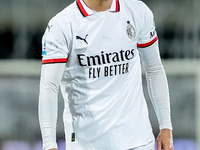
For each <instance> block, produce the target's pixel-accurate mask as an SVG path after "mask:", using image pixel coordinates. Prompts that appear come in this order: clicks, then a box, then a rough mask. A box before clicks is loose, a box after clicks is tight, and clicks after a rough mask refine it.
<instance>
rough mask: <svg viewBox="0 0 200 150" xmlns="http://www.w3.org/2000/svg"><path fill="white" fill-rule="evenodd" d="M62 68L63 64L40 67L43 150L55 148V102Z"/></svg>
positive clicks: (40, 116)
mask: <svg viewBox="0 0 200 150" xmlns="http://www.w3.org/2000/svg"><path fill="white" fill-rule="evenodd" d="M64 66H65V64H64V63H60V64H47V65H43V66H42V72H41V81H40V96H39V109H38V110H39V122H40V128H41V131H42V139H43V149H44V150H48V149H50V148H57V143H56V122H57V100H58V90H59V84H60V81H61V78H62V74H63V71H64Z"/></svg>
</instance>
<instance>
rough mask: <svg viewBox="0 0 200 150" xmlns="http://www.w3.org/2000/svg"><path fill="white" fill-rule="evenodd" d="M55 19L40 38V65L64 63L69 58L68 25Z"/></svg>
mask: <svg viewBox="0 0 200 150" xmlns="http://www.w3.org/2000/svg"><path fill="white" fill-rule="evenodd" d="M60 20H61V19H57V18H56V17H54V18H52V19H51V20H50V22H49V23H48V26H47V28H46V31H45V33H44V35H43V38H42V56H43V59H42V64H49V63H65V62H67V58H68V56H69V43H70V24H69V23H66V28H63V22H61V21H60Z"/></svg>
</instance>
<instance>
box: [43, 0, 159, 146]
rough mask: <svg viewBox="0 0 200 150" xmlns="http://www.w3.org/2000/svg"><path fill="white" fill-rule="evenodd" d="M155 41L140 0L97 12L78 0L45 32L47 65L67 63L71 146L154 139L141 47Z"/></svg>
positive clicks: (64, 84) (122, 0)
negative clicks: (142, 75) (142, 74)
mask: <svg viewBox="0 0 200 150" xmlns="http://www.w3.org/2000/svg"><path fill="white" fill-rule="evenodd" d="M155 41H157V34H156V31H155V24H154V20H153V14H152V12H151V11H150V10H149V8H148V7H147V6H146V5H145V4H144V3H143V2H141V1H136V0H113V2H112V5H111V7H110V9H109V10H108V11H103V12H95V11H93V10H91V9H90V8H88V7H87V6H86V5H85V4H84V2H83V1H82V0H77V1H75V2H74V3H72V4H71V5H70V6H68V7H67V8H66V9H64V10H63V11H62V12H60V13H59V14H57V15H56V16H55V17H54V18H53V19H51V21H50V22H49V24H48V27H47V29H46V32H45V34H44V36H43V60H42V63H43V64H48V63H63V62H66V66H65V71H64V74H63V77H62V81H61V91H62V94H63V97H64V99H65V111H64V116H63V118H64V124H65V132H66V146H67V147H66V149H67V150H68V149H69V150H125V149H129V148H134V147H137V146H140V145H144V144H147V143H149V142H150V141H152V140H153V139H154V136H153V133H152V128H151V125H150V122H149V117H148V110H147V105H146V101H145V98H144V94H143V89H142V79H141V64H140V56H139V50H138V47H148V46H150V45H152V44H153V43H154V42H155Z"/></svg>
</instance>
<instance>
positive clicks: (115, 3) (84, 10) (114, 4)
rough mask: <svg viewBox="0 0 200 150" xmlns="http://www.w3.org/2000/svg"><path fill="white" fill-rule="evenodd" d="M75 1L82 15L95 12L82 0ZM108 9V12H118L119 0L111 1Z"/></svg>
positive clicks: (85, 15)
mask: <svg viewBox="0 0 200 150" xmlns="http://www.w3.org/2000/svg"><path fill="white" fill-rule="evenodd" d="M76 3H77V5H78V8H79V10H80V12H81V14H82V15H83V16H84V17H87V16H90V15H93V14H94V13H95V11H93V10H92V9H90V8H89V7H87V6H86V4H85V3H84V2H83V0H77V1H76ZM109 11H110V12H119V11H120V4H119V0H113V1H112V5H111V7H110V9H109Z"/></svg>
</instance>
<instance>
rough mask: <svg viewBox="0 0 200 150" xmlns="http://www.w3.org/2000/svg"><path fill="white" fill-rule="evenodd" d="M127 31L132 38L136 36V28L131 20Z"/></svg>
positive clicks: (128, 22)
mask: <svg viewBox="0 0 200 150" xmlns="http://www.w3.org/2000/svg"><path fill="white" fill-rule="evenodd" d="M126 32H127V35H128V37H129V38H130V39H134V38H135V36H136V33H135V29H134V27H133V25H132V24H131V23H130V21H127V27H126Z"/></svg>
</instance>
